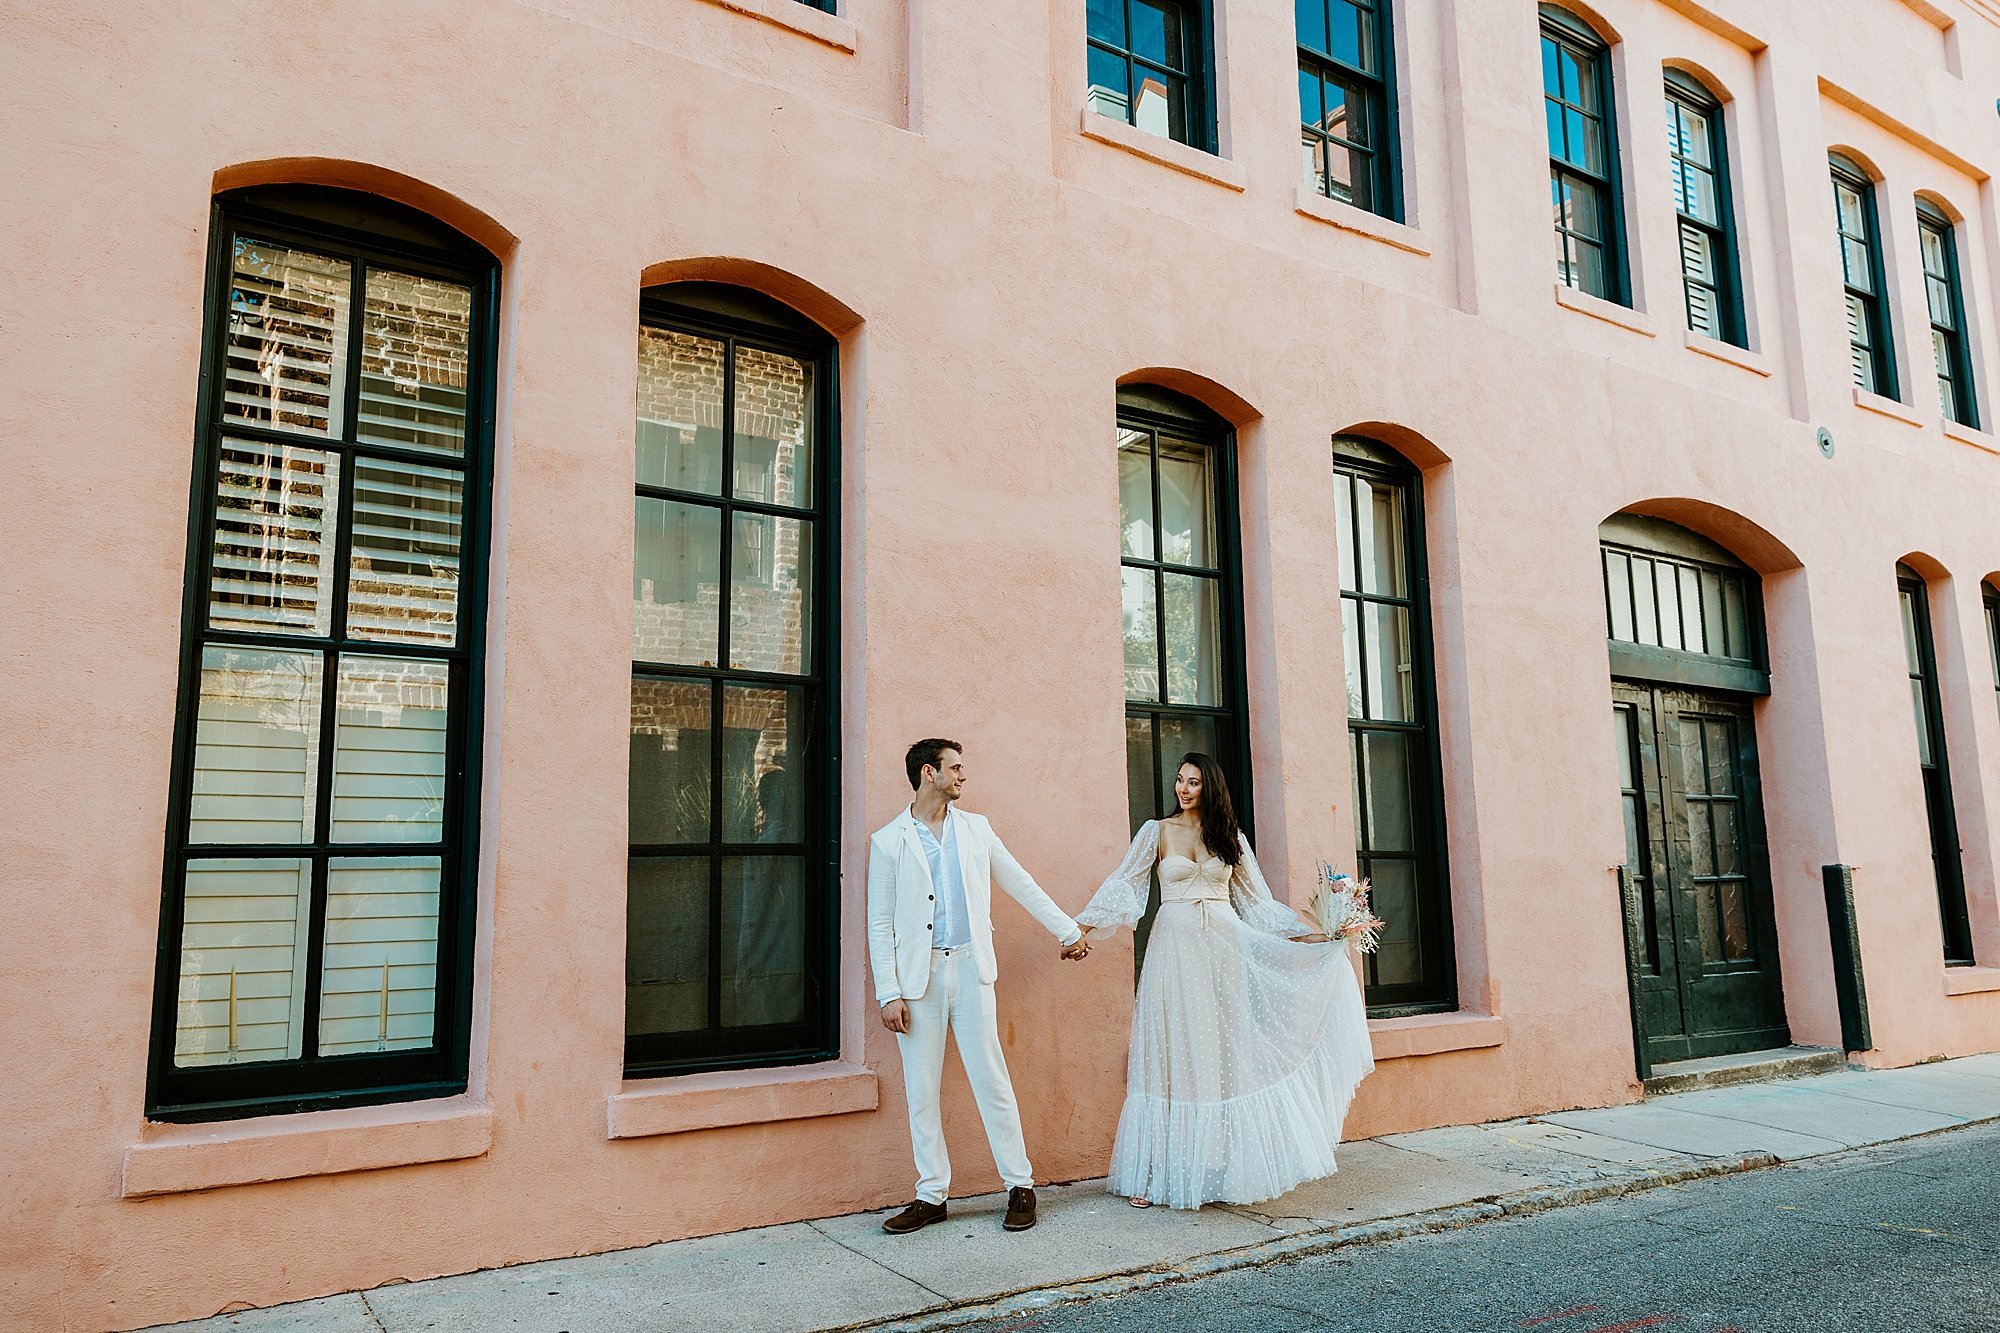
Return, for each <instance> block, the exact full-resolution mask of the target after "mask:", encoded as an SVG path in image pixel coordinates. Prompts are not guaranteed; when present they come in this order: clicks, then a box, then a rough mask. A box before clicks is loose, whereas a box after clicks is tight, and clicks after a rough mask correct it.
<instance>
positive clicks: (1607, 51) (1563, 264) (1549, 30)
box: [1538, 4, 1632, 307]
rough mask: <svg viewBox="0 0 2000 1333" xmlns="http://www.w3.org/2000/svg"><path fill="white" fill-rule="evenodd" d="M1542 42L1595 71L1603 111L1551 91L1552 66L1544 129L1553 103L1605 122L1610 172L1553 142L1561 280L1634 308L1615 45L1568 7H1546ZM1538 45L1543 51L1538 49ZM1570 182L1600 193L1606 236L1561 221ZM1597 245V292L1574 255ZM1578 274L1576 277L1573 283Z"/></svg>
mask: <svg viewBox="0 0 2000 1333" xmlns="http://www.w3.org/2000/svg"><path fill="white" fill-rule="evenodd" d="M1538 12H1539V14H1540V18H1541V41H1542V43H1546V44H1552V45H1554V46H1556V47H1557V48H1559V49H1561V50H1565V51H1567V52H1568V53H1569V54H1570V55H1571V56H1572V57H1574V58H1575V59H1576V60H1577V61H1578V62H1579V63H1580V64H1581V65H1583V66H1585V67H1586V68H1587V70H1588V72H1589V77H1590V80H1591V84H1592V87H1593V88H1594V89H1595V91H1596V93H1597V100H1598V105H1599V106H1600V107H1602V108H1603V110H1602V114H1597V115H1593V113H1591V112H1590V111H1588V110H1586V109H1585V108H1584V107H1582V106H1581V105H1578V104H1576V103H1572V102H1568V101H1565V100H1564V99H1563V97H1562V93H1561V89H1560V88H1557V89H1556V90H1555V91H1554V92H1551V91H1550V89H1549V86H1548V77H1547V72H1546V70H1545V71H1544V73H1543V80H1542V103H1543V108H1544V127H1545V128H1546V120H1547V108H1548V106H1549V105H1550V104H1552V103H1553V104H1554V105H1556V106H1558V107H1561V108H1563V109H1564V110H1568V111H1575V112H1576V113H1577V114H1579V115H1581V116H1584V117H1585V118H1587V119H1594V120H1596V121H1598V122H1599V124H1600V126H1601V129H1600V134H1601V137H1602V140H1603V144H1604V172H1603V174H1601V175H1596V174H1593V173H1592V172H1591V171H1590V170H1589V169H1588V167H1587V166H1584V165H1580V164H1578V163H1577V162H1575V161H1572V160H1571V159H1570V158H1568V157H1566V156H1561V155H1559V153H1558V151H1557V148H1558V146H1557V145H1556V144H1555V143H1553V142H1551V143H1550V144H1549V145H1548V148H1549V154H1548V160H1549V189H1550V203H1551V206H1552V208H1554V210H1555V235H1556V242H1557V246H1558V248H1559V256H1560V260H1559V263H1558V265H1557V269H1556V280H1557V282H1558V283H1560V284H1561V285H1562V286H1565V287H1568V288H1570V289H1572V290H1574V291H1580V292H1583V293H1584V294H1585V295H1587V296H1595V297H1598V298H1600V299H1601V300H1606V301H1610V302H1612V303H1613V304H1615V305H1622V306H1627V307H1629V306H1630V305H1631V304H1632V281H1631V273H1630V271H1629V266H1630V261H1629V258H1628V254H1627V251H1628V247H1627V245H1626V235H1625V189H1624V183H1623V176H1624V172H1623V170H1622V169H1621V163H1620V161H1619V157H1618V108H1617V102H1616V93H1617V88H1616V85H1615V81H1614V79H1613V78H1612V71H1611V44H1610V43H1609V42H1607V41H1606V40H1605V39H1604V38H1603V36H1601V35H1600V34H1599V33H1598V32H1597V30H1596V29H1594V28H1592V27H1591V26H1590V25H1589V24H1588V23H1585V22H1584V21H1583V20H1582V19H1581V18H1578V17H1577V16H1576V15H1575V14H1572V13H1570V12H1569V11H1568V10H1566V9H1563V8H1560V7H1559V6H1556V5H1546V4H1545V5H1542V6H1540V8H1539V11H1538ZM1538 49H1540V48H1539V47H1538ZM1565 185H1568V186H1569V187H1570V188H1572V189H1575V188H1577V187H1582V188H1585V189H1588V190H1591V191H1593V192H1595V193H1596V194H1597V196H1598V209H1599V213H1600V215H1601V217H1602V218H1603V232H1604V234H1603V236H1602V237H1601V238H1593V237H1590V236H1587V235H1585V234H1584V233H1583V232H1580V231H1577V230H1575V229H1574V228H1571V227H1566V226H1564V225H1563V224H1562V222H1561V220H1560V219H1561V208H1560V204H1559V201H1560V199H1561V197H1562V190H1563V188H1564V186H1565ZM1577 243H1581V244H1585V245H1596V246H1598V247H1599V249H1600V250H1601V251H1602V262H1603V267H1604V277H1605V283H1606V290H1604V291H1601V292H1593V291H1591V290H1590V288H1589V287H1588V286H1586V285H1585V284H1584V282H1583V281H1582V274H1583V267H1582V265H1581V264H1579V263H1576V262H1575V261H1574V260H1572V259H1571V258H1570V256H1571V254H1572V250H1571V246H1572V245H1573V244H1577ZM1572 274H1574V275H1575V276H1576V278H1577V280H1576V281H1574V282H1572V281H1570V275H1572Z"/></svg>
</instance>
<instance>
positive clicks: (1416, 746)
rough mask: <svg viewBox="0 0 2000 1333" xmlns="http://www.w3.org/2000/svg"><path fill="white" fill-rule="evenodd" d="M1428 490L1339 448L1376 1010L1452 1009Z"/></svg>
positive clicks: (1361, 844)
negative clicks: (1381, 923) (1375, 945)
mask: <svg viewBox="0 0 2000 1333" xmlns="http://www.w3.org/2000/svg"><path fill="white" fill-rule="evenodd" d="M1422 487H1423V481H1422V479H1421V478H1420V477H1419V476H1418V474H1417V470H1416V469H1415V468H1413V467H1411V466H1410V465H1409V463H1407V462H1405V461H1404V460H1403V458H1402V456H1401V455H1399V454H1397V453H1395V452H1393V451H1392V450H1389V449H1387V448H1384V447H1383V446H1381V445H1379V444H1376V443H1374V442H1373V441H1370V440H1359V439H1351V438H1348V437H1344V436H1343V437H1338V438H1336V439H1335V440H1334V442H1333V505H1334V517H1335V525H1336V527H1335V531H1336V539H1335V552H1336V555H1337V557H1338V559H1339V561H1340V619H1341V633H1342V635H1343V637H1344V640H1345V643H1346V651H1345V653H1344V657H1345V658H1346V662H1347V734H1348V742H1349V746H1350V749H1351V752H1352V753H1351V758H1352V762H1353V766H1354V816H1355V818H1354V822H1355V843H1356V857H1357V860H1358V862H1359V866H1358V869H1357V871H1356V873H1357V874H1360V875H1362V876H1365V877H1366V878H1367V879H1369V880H1370V881H1372V882H1373V885H1374V901H1375V910H1376V912H1377V913H1378V914H1379V915H1380V916H1381V917H1382V919H1383V920H1385V921H1387V922H1388V923H1389V924H1388V926H1387V928H1386V929H1385V930H1384V931H1383V933H1382V943H1381V947H1380V948H1379V949H1378V950H1377V951H1376V952H1375V953H1373V954H1369V955H1367V983H1368V984H1367V993H1368V1003H1369V1006H1370V1007H1371V1009H1372V1010H1375V1011H1377V1012H1381V1011H1403V1012H1409V1011H1413V1010H1424V1009H1450V1008H1453V1007H1455V1006H1456V1004H1457V1002H1458V975H1457V969H1456V966H1455V963H1454V957H1453V952H1452V942H1451V873H1450V862H1449V858H1448V856H1447V855H1446V847H1445V824H1444V780H1443V763H1442V759H1441V755H1440V750H1439V745H1438V728H1437V694H1436V685H1435V682H1436V675H1435V672H1434V670H1433V667H1432V654H1431V624H1430V574H1429V563H1428V560H1427V559H1426V557H1425V554H1424V519H1423V515H1424V507H1423V493H1422Z"/></svg>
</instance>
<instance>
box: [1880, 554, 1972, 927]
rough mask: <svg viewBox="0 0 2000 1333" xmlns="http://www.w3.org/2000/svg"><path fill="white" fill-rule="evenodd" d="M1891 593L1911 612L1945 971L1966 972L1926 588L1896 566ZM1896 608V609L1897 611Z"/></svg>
mask: <svg viewBox="0 0 2000 1333" xmlns="http://www.w3.org/2000/svg"><path fill="white" fill-rule="evenodd" d="M1896 589H1897V593H1898V595H1899V597H1900V599H1901V600H1902V602H1903V604H1904V605H1905V606H1907V607H1908V608H1909V609H1910V612H1911V616H1910V618H1911V621H1912V624H1913V628H1914V631H1915V633H1914V637H1915V640H1916V644H1915V646H1916V656H1917V669H1916V670H1914V671H1911V672H1909V680H1910V686H1911V689H1912V691H1913V697H1914V698H1915V699H1917V700H1919V701H1921V703H1922V706H1923V712H1924V716H1923V717H1921V718H1913V719H1912V720H1913V722H1915V724H1916V725H1917V726H1918V727H1919V728H1921V730H1922V734H1921V735H1919V737H1918V740H1919V741H1920V743H1921V746H1920V749H1919V759H1920V760H1921V759H1922V757H1923V755H1924V754H1925V753H1926V752H1927V753H1928V755H1929V762H1928V763H1924V764H1923V782H1924V814H1925V822H1926V824H1927V825H1928V827H1929V829H1930V838H1931V868H1932V871H1933V872H1934V874H1935V877H1936V880H1937V895H1938V924H1939V926H1940V928H1941V930H1942V932H1943V936H1944V962H1945V966H1946V967H1971V966H1973V965H1974V963H1975V962H1976V959H1975V958H1974V956H1973V948H1972V921H1971V916H1970V914H1969V912H1968V910H1967V904H1966V900H1965V866H1964V861H1963V857H1962V855H1961V853H1960V850H1959V845H1958V812H1957V809H1956V807H1955V805H1954V803H1953V800H1952V791H1951V762H1950V758H1949V755H1948V752H1947V744H1946V736H1945V730H1946V729H1945V724H1944V706H1943V701H1942V699H1941V697H1940V696H1941V691H1940V690H1939V689H1938V667H1937V644H1936V640H1935V639H1934V638H1933V637H1932V635H1931V603H1930V584H1929V582H1928V580H1926V579H1925V578H1924V577H1923V576H1922V575H1921V574H1919V573H1917V572H1916V571H1915V570H1913V569H1911V568H1910V567H1909V566H1908V565H1905V564H1898V565H1897V566H1896ZM1899 609H1900V608H1899Z"/></svg>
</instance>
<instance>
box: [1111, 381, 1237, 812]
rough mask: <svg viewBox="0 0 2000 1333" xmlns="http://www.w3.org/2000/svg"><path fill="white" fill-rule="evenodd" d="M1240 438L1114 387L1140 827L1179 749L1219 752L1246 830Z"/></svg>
mask: <svg viewBox="0 0 2000 1333" xmlns="http://www.w3.org/2000/svg"><path fill="white" fill-rule="evenodd" d="M1235 445H1236V437H1235V432H1233V431H1232V430H1230V428H1229V425H1228V423H1227V422H1225V421H1223V420H1222V418H1220V417H1218V416H1216V415H1215V414H1214V413H1213V412H1210V411H1209V410H1208V409H1207V408H1205V407H1203V406H1201V405H1200V404H1199V403H1196V402H1194V401H1193V400H1191V399H1188V398H1183V397H1181V396H1180V395H1178V394H1173V393H1168V392H1166V391H1165V390H1162V389H1154V388H1149V387H1145V386H1129V387H1127V388H1123V389H1120V390H1119V391H1118V525H1119V530H1120V532H1121V534H1122V540H1123V546H1122V558H1121V561H1120V564H1121V571H1120V572H1121V575H1122V578H1123V585H1124V604H1125V614H1124V623H1125V764H1126V767H1125V773H1126V792H1127V795H1128V797H1129V806H1130V810H1131V817H1132V827H1133V828H1134V829H1136V828H1137V827H1138V826H1139V825H1140V824H1143V823H1145V822H1146V821H1147V820H1149V819H1157V818H1160V817H1162V816H1164V815H1167V814H1170V813H1172V812H1173V810H1174V809H1176V806H1175V804H1174V797H1173V787H1174V774H1175V772H1176V771H1177V770H1178V768H1179V765H1180V757H1181V755H1183V754H1185V753H1187V752H1188V751H1190V750H1200V751H1202V752H1204V753H1206V754H1210V755H1213V756H1214V757H1215V758H1216V760H1217V761H1218V762H1219V763H1220V764H1221V765H1222V767H1223V771H1224V772H1225V773H1227V774H1228V776H1229V783H1230V788H1231V793H1232V794H1233V795H1234V796H1235V798H1236V810H1237V814H1238V816H1239V817H1240V818H1241V819H1242V820H1243V822H1244V825H1245V827H1246V828H1247V827H1249V825H1250V823H1251V820H1252V813H1251V800H1250V754H1249V742H1248V735H1249V732H1248V728H1247V726H1246V722H1245V719H1246V715H1247V713H1248V707H1247V705H1246V703H1245V697H1244V688H1243V611H1242V606H1243V597H1242V584H1241V581H1240V580H1241V575H1240V573H1239V562H1240V538H1239V536H1238V530H1237V514H1236V458H1235Z"/></svg>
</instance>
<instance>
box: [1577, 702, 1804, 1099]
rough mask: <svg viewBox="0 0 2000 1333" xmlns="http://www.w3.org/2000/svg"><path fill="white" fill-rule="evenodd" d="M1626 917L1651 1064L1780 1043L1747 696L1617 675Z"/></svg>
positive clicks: (1641, 1029)
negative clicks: (1654, 683)
mask: <svg viewBox="0 0 2000 1333" xmlns="http://www.w3.org/2000/svg"><path fill="white" fill-rule="evenodd" d="M1611 688H1612V712H1613V717H1614V719H1615V720H1616V723H1617V729H1618V766H1619V786H1620V791H1621V797H1622V800H1623V803H1624V808H1625V870H1624V873H1625V879H1626V882H1625V895H1624V897H1625V918H1626V919H1625V929H1626V932H1627V940H1626V944H1627V954H1628V957H1629V959H1630V962H1631V969H1632V992H1633V994H1632V1002H1633V1005H1634V1007H1635V1019H1636V1027H1637V1029H1638V1034H1639V1039H1640V1044H1641V1047H1642V1050H1641V1069H1642V1072H1643V1071H1644V1070H1645V1069H1646V1068H1649V1067H1650V1066H1652V1065H1654V1064H1658V1063H1660V1062H1662V1061H1668V1060H1686V1059H1693V1058H1697V1057H1700V1056H1707V1055H1727V1054H1730V1053H1732V1052H1736V1051H1752V1050H1762V1049H1766V1048H1768V1047H1773V1046H1783V1045H1785V1044H1786V1043H1787V1042H1788V1041H1789V1040H1790V1034H1789V1032H1788V1031H1787V1029H1786V1026H1785V1006H1784V994H1783V989H1782V987H1781V985H1780V983H1779V979H1778V932H1777V924H1776V921H1775V919H1774V917H1773V914H1772V909H1771V872H1770V863H1769V857H1768V855H1767V852H1766V848H1765V842H1764V809H1763V801H1762V799H1761V796H1760V790H1759V783H1758V776H1757V740H1756V728H1755V726H1754V725H1753V724H1752V721H1751V715H1750V705H1749V704H1748V702H1747V701H1743V700H1739V699H1736V698H1734V697H1731V696H1729V695H1726V694H1715V693H1710V692H1707V691H1702V690H1690V689H1677V688H1670V687H1666V686H1655V685H1645V684H1640V683H1637V682H1632V681H1622V680H1620V681H1613V682H1612V687H1611Z"/></svg>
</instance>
